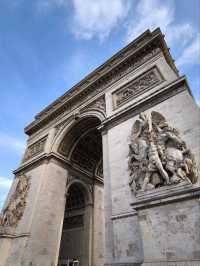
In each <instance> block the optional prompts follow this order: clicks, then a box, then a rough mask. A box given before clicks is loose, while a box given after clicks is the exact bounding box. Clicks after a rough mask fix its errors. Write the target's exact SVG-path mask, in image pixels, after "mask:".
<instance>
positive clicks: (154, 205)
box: [0, 28, 200, 266]
mask: <svg viewBox="0 0 200 266" xmlns="http://www.w3.org/2000/svg"><path fill="white" fill-rule="evenodd" d="M25 133H26V134H27V135H28V137H29V138H28V141H27V148H26V151H25V154H24V156H23V159H22V162H21V164H20V166H19V168H18V169H16V170H15V171H14V174H15V178H14V181H13V184H12V187H11V189H10V192H9V194H8V197H7V200H6V202H5V204H4V207H3V210H2V213H1V216H0V266H70V265H80V266H175V265H176V266H199V265H200V229H199V225H200V181H199V179H200V173H199V166H200V152H199V151H200V110H199V107H198V106H197V105H196V103H195V101H194V99H193V96H192V94H191V91H190V88H189V85H188V83H187V80H186V77H185V76H179V73H178V70H177V68H176V66H175V64H174V60H173V59H172V57H171V55H170V53H169V49H168V47H167V44H166V42H165V39H164V36H163V34H162V32H161V31H160V29H159V28H158V29H156V30H154V31H152V32H151V31H149V30H147V31H146V32H144V33H143V34H142V35H141V36H139V37H138V38H137V39H136V40H134V41H133V42H131V43H130V44H129V45H127V46H126V47H125V48H123V49H122V50H121V51H119V52H118V53H117V54H115V55H114V56H112V57H111V58H110V59H109V60H108V61H106V62H105V63H104V64H103V65H101V66H100V67H98V68H97V69H96V70H95V71H93V72H92V73H91V74H89V75H88V76H87V77H85V78H84V79H83V80H82V81H80V82H79V83H78V84H76V85H75V86H74V87H72V88H71V89H70V90H68V91H67V92H66V93H65V94H64V95H62V96H61V97H60V98H58V99H57V100H56V101H55V102H53V103H52V104H51V105H49V106H48V107H46V108H45V109H44V110H43V111H42V112H40V113H39V114H37V115H36V116H35V120H34V121H33V122H32V123H31V124H29V125H28V126H27V127H26V128H25Z"/></svg>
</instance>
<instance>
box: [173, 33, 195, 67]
mask: <svg viewBox="0 0 200 266" xmlns="http://www.w3.org/2000/svg"><path fill="white" fill-rule="evenodd" d="M194 64H200V34H197V36H196V37H195V38H194V39H193V40H192V42H191V43H190V44H189V45H188V46H187V47H186V48H185V49H183V51H182V53H181V56H180V57H179V58H178V60H177V62H176V65H177V66H178V67H180V66H188V65H194Z"/></svg>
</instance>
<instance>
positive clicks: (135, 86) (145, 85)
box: [112, 67, 164, 109]
mask: <svg viewBox="0 0 200 266" xmlns="http://www.w3.org/2000/svg"><path fill="white" fill-rule="evenodd" d="M163 81H164V78H163V76H162V75H161V73H160V71H159V70H158V68H157V67H153V68H151V69H150V70H148V71H147V72H145V73H143V74H141V75H140V76H138V77H137V78H135V79H134V80H132V81H131V82H129V83H128V84H126V85H124V86H123V87H121V88H120V89H118V90H117V91H115V92H113V93H112V98H113V109H116V108H118V107H120V106H121V105H123V104H125V103H126V102H128V101H130V100H132V99H133V98H134V97H137V96H138V95H140V94H141V93H144V92H145V91H146V90H150V89H152V88H153V87H155V86H157V85H159V84H161V83H162V82H163Z"/></svg>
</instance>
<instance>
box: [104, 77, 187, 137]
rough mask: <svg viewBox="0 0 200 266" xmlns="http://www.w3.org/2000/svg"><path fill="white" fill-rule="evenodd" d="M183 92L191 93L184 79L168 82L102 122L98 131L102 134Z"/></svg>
mask: <svg viewBox="0 0 200 266" xmlns="http://www.w3.org/2000/svg"><path fill="white" fill-rule="evenodd" d="M184 90H187V91H188V92H189V93H191V92H190V89H189V87H188V83H187V80H186V77H185V76H182V77H179V78H178V79H176V80H175V81H172V82H170V83H169V84H168V85H163V86H162V87H160V88H159V89H158V90H156V91H154V92H152V93H151V94H149V95H148V96H146V97H145V98H143V99H141V100H138V101H137V102H135V103H133V104H132V105H130V106H128V107H127V108H124V109H123V110H121V111H119V112H117V113H115V114H113V115H112V116H110V117H109V118H107V119H106V120H104V121H103V122H102V124H101V126H100V127H99V129H100V130H101V131H102V133H104V132H106V131H107V130H108V129H109V128H112V127H114V126H116V125H118V124H119V123H122V122H123V121H126V120H127V119H129V118H131V117H134V116H135V115H137V114H139V113H141V112H144V111H146V110H148V109H149V108H151V107H152V106H155V105H156V104H159V103H161V102H163V101H165V100H166V99H168V98H171V97H173V96H174V95H176V94H178V93H180V92H182V91H184Z"/></svg>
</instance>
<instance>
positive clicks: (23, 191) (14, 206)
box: [0, 174, 30, 228]
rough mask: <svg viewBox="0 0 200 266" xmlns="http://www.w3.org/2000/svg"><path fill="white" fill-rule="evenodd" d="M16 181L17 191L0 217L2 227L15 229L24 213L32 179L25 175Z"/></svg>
mask: <svg viewBox="0 0 200 266" xmlns="http://www.w3.org/2000/svg"><path fill="white" fill-rule="evenodd" d="M16 179H17V184H16V189H15V191H14V193H13V195H11V197H10V199H9V202H8V204H7V206H6V207H5V209H4V210H3V212H2V214H1V215H0V226H1V227H12V228H15V227H16V226H17V224H18V222H19V221H20V219H21V217H22V215H23V213H24V209H25V206H26V198H27V194H28V190H29V187H30V178H29V177H27V176H26V175H24V174H23V175H21V176H19V177H16Z"/></svg>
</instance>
